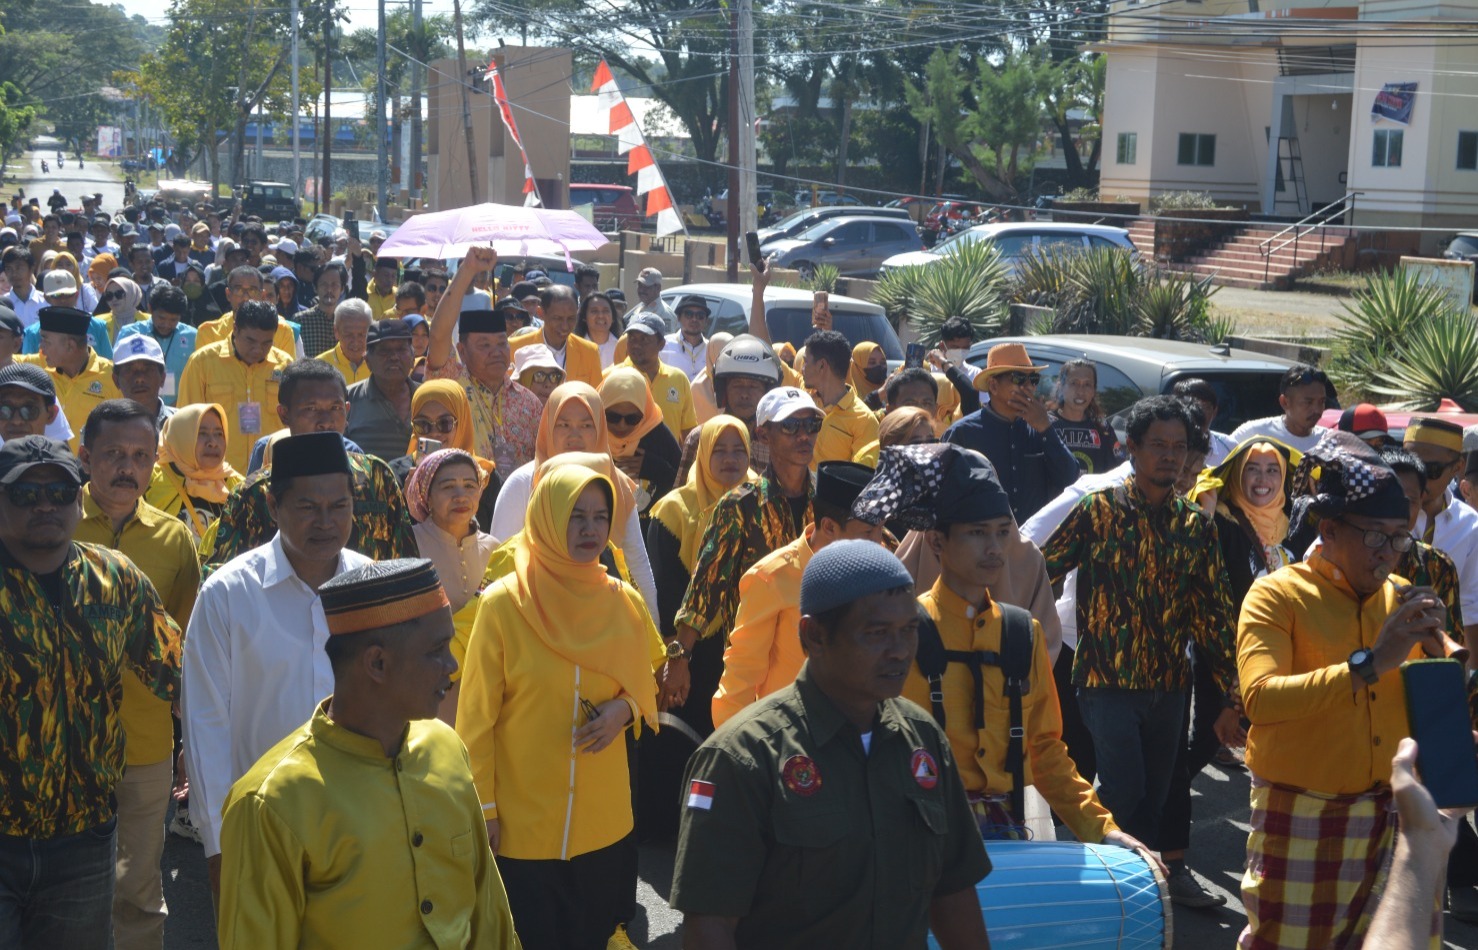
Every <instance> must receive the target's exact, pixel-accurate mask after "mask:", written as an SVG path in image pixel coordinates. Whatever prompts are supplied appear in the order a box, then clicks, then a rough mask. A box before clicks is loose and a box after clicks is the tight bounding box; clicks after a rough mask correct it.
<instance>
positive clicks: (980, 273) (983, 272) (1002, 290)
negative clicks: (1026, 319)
mask: <svg viewBox="0 0 1478 950" xmlns="http://www.w3.org/2000/svg"><path fill="white" fill-rule="evenodd" d="M903 271H905V272H906V271H915V272H916V273H913V274H910V275H908V276H902V274H901V273H900V272H895V271H890V272H889V273H888V275H887V276H886V277H885V278H884V282H885V284H887V285H888V287H887V292H886V294H877V295H874V298H873V299H874V300H876V301H877V302H878V303H881V304H882V305H883V306H884V307H885V308H886V307H888V306H889V304H888V303H884V302H883V299H880V298H881V297H883V296H886V297H888V298H889V299H892V300H896V298H897V295H898V294H900V292H901V293H902V294H903V295H904V297H905V299H906V301H907V304H906V317H907V320H908V322H909V324H910V325H911V326H912V327H913V328H914V331H915V332H916V333H918V335H919V339H920V341H921V342H923V343H924V344H925V345H926V346H927V345H933V344H934V343H937V342H938V341H939V328H940V326H941V325H942V324H943V323H944V321H946V320H948V319H949V318H950V317H964V318H965V319H966V320H968V321H970V325H971V326H972V327H973V328H974V329H975V335H976V337H977V338H979V337H986V336H991V335H994V334H997V333H999V332H1000V330H1001V328H1002V327H1003V326H1004V325H1005V322H1006V315H1007V313H1008V312H1009V304H1008V301H1007V296H1006V292H1007V289H1008V287H1009V284H1010V269H1009V268H1008V267H1007V265H1006V262H1005V261H1004V260H1002V258H1001V252H1000V250H999V249H998V248H997V247H996V246H995V245H994V244H992V243H990V242H988V241H975V242H972V243H969V244H962V245H960V246H959V247H957V248H955V249H953V250H951V251H950V253H948V254H946V255H945V256H943V257H942V258H940V259H939V260H938V261H935V262H933V263H931V264H926V265H923V266H920V267H910V268H904V269H903ZM895 274H899V276H897V277H895V276H894V275H895ZM879 290H880V291H882V290H883V288H879Z"/></svg>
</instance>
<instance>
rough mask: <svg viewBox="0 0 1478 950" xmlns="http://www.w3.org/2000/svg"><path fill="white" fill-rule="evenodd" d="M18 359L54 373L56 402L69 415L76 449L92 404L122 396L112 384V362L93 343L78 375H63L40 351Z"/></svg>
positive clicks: (73, 443)
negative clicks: (101, 354) (102, 355)
mask: <svg viewBox="0 0 1478 950" xmlns="http://www.w3.org/2000/svg"><path fill="white" fill-rule="evenodd" d="M15 359H16V362H18V363H35V364H36V365H37V366H39V367H41V368H42V369H44V370H46V372H47V373H48V374H49V375H50V376H51V384H52V385H53V386H55V387H56V401H57V405H59V406H61V407H62V411H63V412H65V413H66V414H67V422H68V423H69V424H70V425H71V426H72V439H71V441H69V442H68V443H67V445H68V446H70V447H71V449H72V451H73V452H76V451H77V446H79V445H81V444H82V426H83V425H84V424H85V423H86V422H87V417H88V415H89V414H90V413H91V412H92V410H93V407H95V406H96V405H97V404H98V403H100V402H103V401H104V400H108V399H121V398H123V394H122V393H121V392H119V391H118V387H117V386H115V385H113V361H112V360H105V359H103V358H102V357H101V356H98V355H97V351H96V350H94V349H93V348H92V347H91V346H89V347H88V348H87V363H86V364H85V365H84V366H83V367H82V372H80V373H78V374H77V375H76V376H64V375H63V374H62V373H61V372H60V371H58V370H56V369H53V368H52V367H51V366H49V365H47V363H46V358H45V357H44V356H42V355H41V354H40V353H28V354H26V355H25V356H17V357H16V358H15Z"/></svg>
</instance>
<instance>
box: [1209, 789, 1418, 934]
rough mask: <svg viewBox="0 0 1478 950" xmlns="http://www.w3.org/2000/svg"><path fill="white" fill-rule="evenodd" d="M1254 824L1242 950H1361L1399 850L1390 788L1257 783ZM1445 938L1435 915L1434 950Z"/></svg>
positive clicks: (1246, 877) (1244, 893) (1245, 876)
mask: <svg viewBox="0 0 1478 950" xmlns="http://www.w3.org/2000/svg"><path fill="white" fill-rule="evenodd" d="M1251 825H1252V832H1251V834H1249V835H1248V836H1247V868H1246V871H1245V872H1244V873H1243V875H1242V903H1243V905H1244V906H1245V907H1246V910H1247V928H1246V929H1245V930H1243V931H1242V935H1241V937H1240V938H1239V939H1238V941H1237V946H1238V948H1239V950H1353V948H1358V947H1360V946H1361V945H1362V944H1363V942H1364V940H1365V931H1366V930H1367V929H1368V928H1369V927H1370V919H1371V917H1372V916H1373V915H1374V913H1375V906H1376V902H1377V901H1378V900H1379V895H1380V890H1381V889H1382V888H1383V887H1384V886H1385V878H1386V873H1387V871H1388V870H1389V864H1390V857H1391V849H1392V846H1393V845H1394V843H1395V834H1396V811H1395V806H1394V804H1393V802H1392V798H1391V792H1390V789H1388V788H1387V789H1383V790H1378V791H1370V792H1366V793H1363V794H1360V795H1339V796H1335V795H1320V794H1318V793H1316V792H1306V791H1301V790H1297V789H1292V788H1287V787H1284V786H1281V785H1272V784H1269V783H1268V782H1264V781H1262V780H1261V779H1258V778H1256V777H1254V778H1253V781H1252V818H1251ZM1441 932H1442V917H1441V911H1440V909H1437V908H1434V913H1433V930H1432V933H1433V935H1434V938H1433V941H1432V946H1433V947H1434V948H1440V947H1441Z"/></svg>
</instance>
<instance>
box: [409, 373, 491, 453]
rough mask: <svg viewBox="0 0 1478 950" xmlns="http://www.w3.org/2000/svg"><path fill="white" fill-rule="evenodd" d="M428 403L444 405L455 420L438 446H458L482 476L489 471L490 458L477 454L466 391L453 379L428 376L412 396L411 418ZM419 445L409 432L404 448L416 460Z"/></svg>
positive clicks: (451, 447) (454, 447)
mask: <svg viewBox="0 0 1478 950" xmlns="http://www.w3.org/2000/svg"><path fill="white" fill-rule="evenodd" d="M429 402H439V403H441V404H442V405H443V406H446V408H447V411H448V412H450V413H451V414H452V415H453V416H454V417H455V418H456V420H457V427H456V428H455V429H453V430H452V433H451V435H448V436H447V437H446V438H444V439H442V440H441V447H442V448H444V449H461V450H462V451H463V452H466V453H467V454H468V455H470V456H472V457H473V459H475V460H476V461H477V467H478V468H480V469H482V471H483V474H484V475H488V474H491V473H492V471H493V469H494V468H496V467H497V466H496V465H495V464H494V463H493V460H492V459H485V458H483V457H482V456H480V455H478V454H477V436H476V435H475V434H474V432H473V430H472V404H471V403H469V402H468V401H467V390H465V389H463V388H462V386H461V384H460V383H458V382H457V381H456V380H453V379H428V380H426V382H424V383H422V384H421V385H420V387H419V388H417V389H416V392H415V394H414V395H412V396H411V417H412V418H414V417H415V415H416V413H418V412H420V411H421V410H422V409H424V408H426V404H427V403H429ZM419 446H420V439H419V438H418V437H417V436H416V435H415V434H414V433H412V434H411V444H410V445H409V446H407V447H406V450H405V454H406V455H409V456H410V457H411V458H413V459H415V460H416V461H418V462H419V461H420V459H421V453H420V451H419Z"/></svg>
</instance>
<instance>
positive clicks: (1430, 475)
mask: <svg viewBox="0 0 1478 950" xmlns="http://www.w3.org/2000/svg"><path fill="white" fill-rule="evenodd" d="M1461 461H1462V457H1461V456H1459V457H1458V458H1455V459H1453V460H1452V461H1450V462H1425V463H1423V464H1422V468H1424V469H1426V471H1427V481H1436V480H1437V479H1439V478H1441V477H1442V476H1443V475H1446V474H1447V470H1448V469H1449V468H1452V467H1453V466H1454V465H1456V464H1457V463H1458V462H1461Z"/></svg>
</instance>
